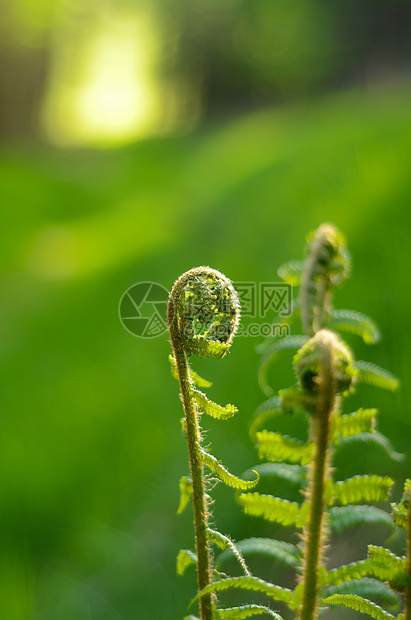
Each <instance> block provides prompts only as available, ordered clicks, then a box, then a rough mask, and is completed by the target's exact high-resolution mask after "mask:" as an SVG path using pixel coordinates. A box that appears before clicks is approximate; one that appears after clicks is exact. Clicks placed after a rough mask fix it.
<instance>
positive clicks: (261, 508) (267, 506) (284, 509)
mask: <svg viewBox="0 0 411 620" xmlns="http://www.w3.org/2000/svg"><path fill="white" fill-rule="evenodd" d="M239 501H240V503H241V505H242V508H243V510H244V512H245V514H247V515H251V516H253V517H263V519H266V520H267V521H273V522H276V523H280V524H281V525H285V526H287V525H293V524H296V525H297V524H299V523H300V520H301V518H300V506H299V504H297V502H289V501H288V500H286V499H280V498H279V497H273V496H272V495H264V494H260V493H242V494H241V495H240V497H239ZM302 525H303V524H300V525H299V527H302Z"/></svg>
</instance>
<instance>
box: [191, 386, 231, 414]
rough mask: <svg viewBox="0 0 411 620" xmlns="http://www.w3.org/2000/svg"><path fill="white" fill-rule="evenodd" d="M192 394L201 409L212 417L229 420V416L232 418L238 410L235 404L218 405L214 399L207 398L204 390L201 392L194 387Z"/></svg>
mask: <svg viewBox="0 0 411 620" xmlns="http://www.w3.org/2000/svg"><path fill="white" fill-rule="evenodd" d="M190 394H191V395H192V397H193V398H194V400H195V402H196V403H197V406H198V407H199V409H200V410H201V411H203V412H204V413H206V414H207V415H209V416H211V417H212V418H217V419H218V420H227V419H228V418H232V417H233V415H234V414H235V413H237V411H238V409H237V407H235V406H234V405H230V404H228V405H226V406H225V407H222V406H221V405H217V403H214V402H213V401H212V400H210V399H209V398H207V396H206V395H205V394H203V392H200V390H195V389H194V388H192V389H191V390H190Z"/></svg>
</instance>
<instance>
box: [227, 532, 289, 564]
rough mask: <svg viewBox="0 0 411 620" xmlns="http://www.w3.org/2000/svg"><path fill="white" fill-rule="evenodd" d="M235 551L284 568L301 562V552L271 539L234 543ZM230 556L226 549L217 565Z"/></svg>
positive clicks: (254, 539)
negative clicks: (272, 561) (258, 556)
mask: <svg viewBox="0 0 411 620" xmlns="http://www.w3.org/2000/svg"><path fill="white" fill-rule="evenodd" d="M236 546H237V549H239V550H240V551H241V553H243V554H244V555H246V556H247V555H260V556H267V557H269V558H271V559H273V560H275V561H276V562H281V563H282V564H285V565H286V566H297V565H298V564H299V563H300V561H301V552H300V550H299V549H298V547H296V546H295V545H293V544H292V543H289V542H284V541H283V540H276V539H273V538H245V539H244V540H240V541H239V542H238V543H236ZM231 556H232V553H231V552H230V551H229V550H228V549H227V550H226V551H224V552H223V553H221V554H220V555H219V556H218V558H217V560H216V563H217V564H222V563H223V562H225V561H226V560H227V559H229V558H230V557H231Z"/></svg>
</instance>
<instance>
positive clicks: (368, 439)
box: [338, 431, 404, 462]
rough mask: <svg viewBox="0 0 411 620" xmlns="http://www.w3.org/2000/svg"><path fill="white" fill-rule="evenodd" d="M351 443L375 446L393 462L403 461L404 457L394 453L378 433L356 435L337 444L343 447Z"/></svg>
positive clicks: (384, 438)
mask: <svg viewBox="0 0 411 620" xmlns="http://www.w3.org/2000/svg"><path fill="white" fill-rule="evenodd" d="M353 441H358V442H360V443H364V444H367V445H370V444H371V445H375V446H376V447H377V448H380V449H381V450H383V451H384V452H385V453H386V454H387V456H389V457H390V459H392V460H393V461H398V462H401V461H403V460H404V455H403V454H400V453H399V452H396V451H395V450H394V448H393V447H392V445H391V443H390V441H389V440H388V439H387V437H385V435H382V433H379V432H378V431H374V432H373V433H359V434H358V435H352V436H351V437H346V438H345V439H341V440H340V441H339V442H338V444H339V445H340V446H343V445H345V444H348V443H351V442H353Z"/></svg>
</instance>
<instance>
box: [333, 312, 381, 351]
mask: <svg viewBox="0 0 411 620" xmlns="http://www.w3.org/2000/svg"><path fill="white" fill-rule="evenodd" d="M328 327H329V328H330V329H334V330H337V331H342V332H348V333H350V334H355V335H357V336H361V338H362V339H363V340H364V342H365V343H366V344H375V343H377V342H378V341H379V340H380V338H381V333H380V330H379V329H378V327H377V325H376V323H374V321H373V320H372V319H371V318H370V317H369V316H367V315H366V314H362V313H361V312H354V311H353V310H331V312H330V320H329V323H328Z"/></svg>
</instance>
